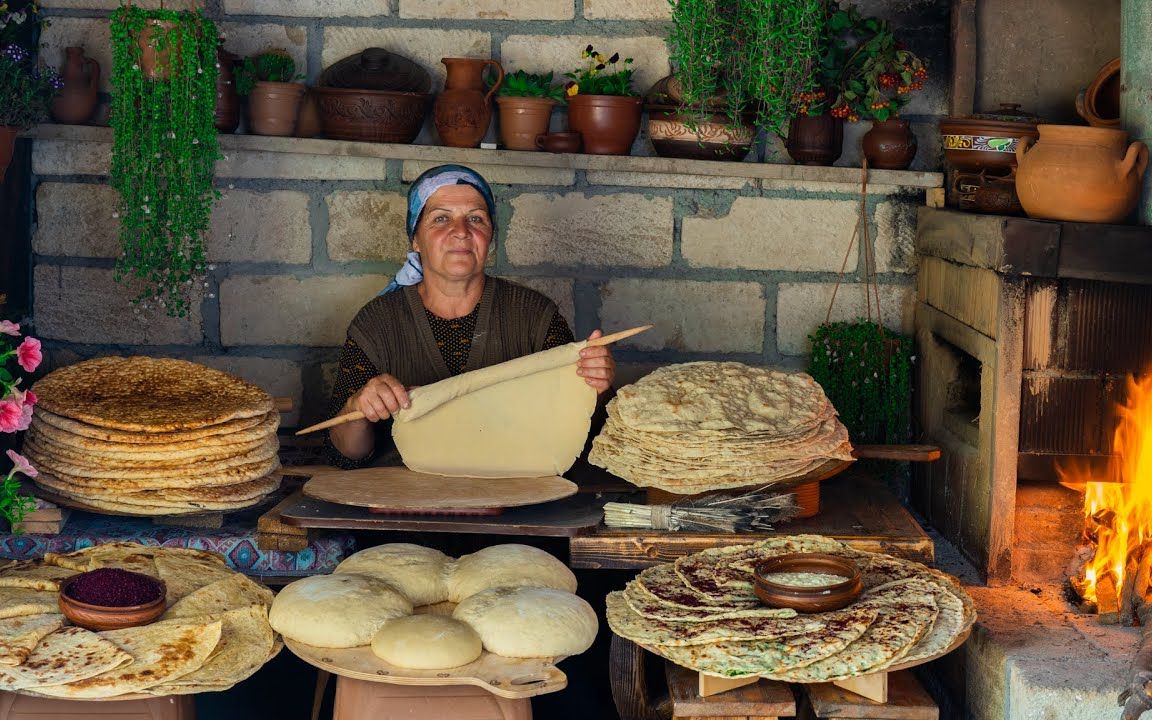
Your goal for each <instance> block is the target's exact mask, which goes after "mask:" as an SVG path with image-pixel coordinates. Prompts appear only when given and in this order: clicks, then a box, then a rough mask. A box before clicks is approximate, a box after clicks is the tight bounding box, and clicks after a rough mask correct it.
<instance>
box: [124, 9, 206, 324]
mask: <svg viewBox="0 0 1152 720" xmlns="http://www.w3.org/2000/svg"><path fill="white" fill-rule="evenodd" d="M146 28H147V30H148V33H145V29H146ZM111 32H112V77H111V83H112V90H113V92H112V116H111V124H112V129H113V131H114V132H113V146H112V176H111V179H112V186H113V187H115V188H116V190H117V191H118V192H119V194H120V203H119V206H118V208H117V212H116V215H117V216H118V217H119V218H120V243H121V249H122V252H121V255H120V257H119V258H118V259H117V262H116V278H117V280H118V281H121V282H132V283H133V284H138V285H139V286H142V289H140V290H139V291H138V294H137V295H136V297H135V298H134V302H136V303H138V304H140V305H141V307H142V308H144V309H148V308H150V307H151V306H152V304H153V303H154V304H155V305H157V306H159V307H161V308H163V309H164V310H165V311H166V312H167V314H168V315H171V316H180V317H183V316H185V315H186V314H187V313H188V310H189V307H190V304H191V298H192V296H193V292H194V291H195V289H196V288H197V285H198V284H200V283H202V282H203V276H204V273H205V271H206V269H207V268H206V260H205V255H204V234H205V232H206V231H207V230H208V223H209V218H210V216H211V213H212V203H213V202H214V201H215V199H216V198H217V197H218V195H219V194H218V193H217V192H216V191H215V189H214V188H213V187H212V182H213V174H214V170H215V163H216V160H217V159H219V157H220V151H219V149H218V147H217V142H216V128H215V126H214V115H215V107H216V76H217V71H218V69H217V65H216V48H217V45H218V44H219V36H218V34H217V32H216V26H215V25H214V24H213V23H212V22H211V21H209V20H208V19H206V18H205V17H204V16H203V14H201V13H200V12H198V11H197V12H176V11H172V10H143V9H141V8H138V7H130V6H129V7H121V8H119V9H118V10H116V11H115V12H113V14H112V22H111ZM143 43H149V44H150V45H151V46H152V47H153V48H154V49H155V50H156V52H157V55H159V56H160V57H161V58H164V57H166V58H167V59H166V66H165V67H164V68H163V72H158V73H155V75H156V77H151V78H150V77H148V76H147V75H146V74H145V72H144V70H143V68H142V67H141V65H142V61H141V59H142V55H143V51H144V48H143V47H142V44H143Z"/></svg>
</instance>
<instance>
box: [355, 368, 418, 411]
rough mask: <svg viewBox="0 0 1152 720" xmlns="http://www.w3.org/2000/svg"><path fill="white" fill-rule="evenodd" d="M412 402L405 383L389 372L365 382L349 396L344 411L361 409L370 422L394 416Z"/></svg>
mask: <svg viewBox="0 0 1152 720" xmlns="http://www.w3.org/2000/svg"><path fill="white" fill-rule="evenodd" d="M411 404H412V402H411V400H409V398H408V390H407V389H406V388H405V387H404V384H403V383H402V382H400V381H399V380H397V379H396V378H395V377H393V376H392V375H389V374H388V373H381V374H379V375H377V376H376V377H374V378H372V379H371V380H369V381H368V382H366V383H364V387H362V388H360V390H358V391H357V392H356V393H355V394H354V395H353V396H352V397H350V398H348V402H347V403H345V404H344V412H352V411H353V410H359V411H360V412H362V413H364V418H365V419H366V420H368V421H369V422H378V421H380V420H385V419H387V418H390V417H392V416H393V415H395V414H396V413H398V412H400V410H401V409H402V408H407V407H408V406H409V405H411Z"/></svg>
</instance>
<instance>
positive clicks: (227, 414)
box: [24, 357, 280, 515]
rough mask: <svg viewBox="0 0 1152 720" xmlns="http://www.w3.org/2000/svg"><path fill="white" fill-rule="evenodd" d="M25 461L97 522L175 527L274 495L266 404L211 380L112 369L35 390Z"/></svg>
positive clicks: (68, 376)
mask: <svg viewBox="0 0 1152 720" xmlns="http://www.w3.org/2000/svg"><path fill="white" fill-rule="evenodd" d="M33 390H34V391H35V393H36V394H37V396H38V397H39V404H38V405H37V406H36V410H35V413H34V414H33V416H32V425H31V427H30V428H29V430H28V433H27V435H26V436H25V438H24V452H25V454H26V455H27V456H28V459H29V460H31V461H32V464H33V465H35V466H36V468H37V469H38V470H39V471H40V475H39V477H37V478H36V483H37V484H38V485H40V486H41V487H42V488H43V489H45V490H47V491H49V492H50V493H54V494H56V495H58V496H63V497H65V498H71V499H73V500H74V501H76V502H77V503H79V504H81V505H83V506H85V507H87V508H91V509H94V510H98V511H103V512H109V513H121V514H126V515H180V514H189V513H198V512H205V511H214V510H234V509H239V508H244V507H249V506H251V505H255V504H257V503H259V502H260V501H261V500H262V499H263V498H264V497H265V496H266V495H268V494H269V493H271V492H273V491H274V490H276V489H277V488H278V487H279V477H278V476H277V475H276V474H275V471H276V470H277V468H279V466H280V462H279V458H278V451H279V443H278V441H277V438H276V429H277V427H278V426H279V423H280V418H279V415H278V414H277V413H276V412H275V411H274V410H273V403H272V398H271V396H269V395H268V393H266V392H264V391H263V390H261V389H260V388H258V387H256V386H255V385H251V384H249V383H247V382H244V381H243V380H241V379H239V378H237V377H234V376H232V375H229V374H227V373H223V372H220V371H218V370H213V369H212V368H208V367H205V366H203V365H198V364H196V363H191V362H187V361H185V360H172V359H166V358H149V357H126V358H121V357H105V358H98V359H96V360H88V361H85V362H81V363H78V364H76V365H70V366H68V367H64V368H61V369H59V370H56V371H55V372H52V373H50V374H48V375H47V376H45V377H44V378H43V379H42V380H40V381H39V382H37V383H36V385H35V386H34V387H33Z"/></svg>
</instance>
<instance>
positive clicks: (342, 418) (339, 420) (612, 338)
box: [296, 325, 653, 435]
mask: <svg viewBox="0 0 1152 720" xmlns="http://www.w3.org/2000/svg"><path fill="white" fill-rule="evenodd" d="M652 327H653V326H652V325H641V326H640V327H634V328H631V329H629V330H621V331H620V332H617V333H612V334H611V335H605V336H603V337H598V338H596V339H595V340H589V341H588V347H600V346H602V345H611V344H612V343H614V342H618V341H620V340H623V339H625V338H630V337H632V336H633V335H639V334H640V333H642V332H644V331H645V330H651V329H652ZM363 419H364V413H362V412H360V411H359V410H355V411H353V412H350V413H347V414H345V415H337V416H336V417H334V418H332V419H331V420H325V421H324V422H322V423H316V424H315V425H312V426H310V427H306V428H304V429H303V430H297V431H296V434H297V435H307V434H308V433H312V432H316V431H317V430H327V429H328V428H330V427H336V426H337V425H343V424H344V423H347V422H352V421H353V420H363Z"/></svg>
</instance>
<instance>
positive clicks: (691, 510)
mask: <svg viewBox="0 0 1152 720" xmlns="http://www.w3.org/2000/svg"><path fill="white" fill-rule="evenodd" d="M798 512H799V508H797V506H796V502H795V496H794V495H793V494H792V493H766V492H763V488H758V489H757V490H754V491H752V492H747V493H743V494H741V495H726V494H723V493H712V494H709V495H704V496H702V497H698V498H692V499H690V500H685V501H682V502H677V503H675V504H673V505H636V504H632V503H617V502H610V503H606V504H605V505H604V524H605V525H607V526H608V527H617V528H644V529H648V530H672V531H679V532H725V533H744V532H765V531H768V530H772V529H773V526H774V524H776V523H782V522H787V521H788V520H791V519H792V518H794V517H796V515H797V514H798Z"/></svg>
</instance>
